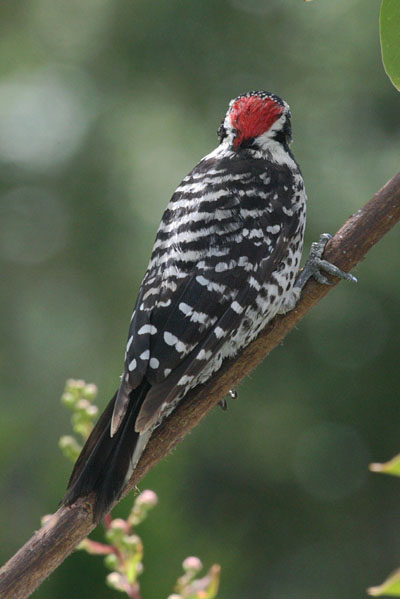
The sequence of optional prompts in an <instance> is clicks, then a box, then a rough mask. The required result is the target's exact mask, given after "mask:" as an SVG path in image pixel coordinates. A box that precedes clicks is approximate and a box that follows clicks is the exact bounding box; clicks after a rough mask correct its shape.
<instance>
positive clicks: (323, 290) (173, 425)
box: [0, 173, 400, 599]
mask: <svg viewBox="0 0 400 599" xmlns="http://www.w3.org/2000/svg"><path fill="white" fill-rule="evenodd" d="M399 220H400V173H398V174H397V175H395V176H394V177H393V178H392V179H391V180H390V181H388V183H387V184H386V185H385V186H384V187H383V188H382V189H381V190H380V191H378V192H377V193H376V194H375V196H374V197H373V198H372V199H371V200H370V201H369V202H368V203H367V204H366V205H365V206H364V207H363V208H362V209H361V210H359V211H358V212H356V213H355V214H353V216H351V217H350V218H349V219H348V221H347V222H346V223H345V224H344V225H343V227H342V228H341V229H340V230H339V231H338V232H337V233H336V235H335V236H334V238H333V239H332V240H331V241H330V242H329V243H328V245H327V247H326V250H325V253H324V258H326V259H327V260H329V261H330V262H333V263H334V264H336V265H337V266H339V267H340V268H342V269H344V270H346V271H349V270H351V269H352V268H354V266H356V264H358V263H359V262H360V261H361V260H363V258H364V256H365V255H366V253H367V252H368V250H370V249H371V248H372V247H373V246H374V245H375V244H376V243H377V242H378V241H379V240H380V239H381V238H382V237H383V236H384V235H385V234H386V233H387V232H388V231H389V230H390V229H391V228H392V227H394V225H395V224H396V223H397V222H398V221H399ZM337 282H338V281H337V280H336V281H335V283H337ZM331 289H332V286H331V287H328V286H324V285H319V284H318V283H316V282H314V281H310V282H309V283H308V284H307V285H306V287H305V289H304V291H303V294H302V296H301V299H300V301H299V303H298V304H297V306H296V308H295V310H293V311H292V312H289V313H288V314H285V315H284V316H278V317H276V318H275V319H274V320H273V321H272V322H271V323H270V324H269V325H268V326H267V327H266V328H265V329H264V331H263V332H262V333H261V334H260V336H259V337H258V338H257V339H256V340H255V341H254V342H253V343H251V344H250V345H249V346H248V347H247V348H245V349H244V350H243V351H242V352H241V353H240V355H239V356H237V357H236V358H235V359H233V360H228V361H226V362H224V364H223V366H222V368H221V369H220V370H219V371H218V372H217V373H216V374H215V375H214V376H213V377H212V378H211V379H210V381H208V383H207V384H206V385H202V386H199V387H196V388H195V389H193V390H192V391H191V392H190V393H189V394H188V395H187V396H186V397H185V399H184V401H183V402H182V403H181V404H180V405H179V406H178V407H177V408H176V410H175V411H174V412H173V413H172V414H171V415H170V416H169V417H168V419H167V420H166V421H165V422H164V423H163V424H162V425H161V426H160V427H159V428H158V429H156V431H155V432H154V433H153V435H152V437H151V440H150V442H149V444H148V446H147V448H146V450H145V452H144V454H143V456H142V458H141V460H140V462H139V464H138V466H137V468H136V470H135V472H134V473H133V475H132V478H131V480H130V483H129V485H128V487H127V489H126V491H125V495H126V494H127V493H128V492H129V491H130V490H131V489H132V488H133V487H134V486H135V485H136V484H137V483H138V482H139V481H140V480H141V478H142V477H143V476H144V475H145V474H146V473H147V472H148V471H149V470H150V469H151V468H153V466H155V465H156V464H157V462H159V461H160V460H161V459H162V458H163V457H164V456H165V455H167V454H168V453H169V452H170V451H171V450H172V449H173V448H174V447H175V446H176V445H177V444H178V443H180V442H181V441H182V439H183V438H184V437H185V435H186V434H187V433H188V432H189V431H190V430H191V429H192V428H193V427H195V426H196V425H197V424H198V423H199V422H200V420H201V419H202V418H204V416H205V415H206V414H207V412H209V411H210V410H211V409H212V408H213V407H214V406H215V405H216V404H217V403H218V402H219V401H220V400H221V399H222V398H223V397H224V396H225V395H226V394H227V393H228V391H229V389H231V388H232V387H234V386H235V385H237V384H238V383H239V382H240V381H241V380H242V379H243V378H244V377H245V376H246V375H248V374H249V373H250V372H251V371H252V370H254V368H255V367H256V366H257V365H258V364H259V363H260V362H261V361H262V360H263V359H264V358H265V357H266V356H267V355H268V354H269V352H270V351H271V350H272V349H273V348H274V347H275V346H276V345H278V344H279V343H280V342H281V341H282V339H283V338H284V337H285V336H286V335H287V334H288V333H289V332H290V331H291V330H292V329H293V328H294V327H295V326H296V325H297V323H298V322H299V321H300V320H301V319H302V318H303V316H305V315H306V314H307V312H308V311H309V310H311V308H312V307H313V306H314V305H315V304H316V303H317V302H319V301H320V300H321V299H322V298H323V297H324V296H325V295H326V294H327V293H328V292H329V291H330V290H331ZM92 500H93V498H92V497H90V496H89V497H86V498H82V499H79V501H78V502H77V503H76V504H74V505H73V506H72V507H68V508H67V507H62V508H60V509H59V510H58V511H57V512H56V513H55V514H54V515H53V517H52V518H51V519H50V520H49V522H48V523H47V524H46V525H45V526H43V527H42V528H41V529H40V530H39V531H37V532H36V533H35V534H34V535H33V537H32V538H31V539H30V540H29V541H28V542H27V543H26V544H25V545H24V546H23V547H22V548H21V549H20V550H19V551H18V552H17V553H16V554H15V555H14V556H13V557H12V558H11V559H10V560H9V561H8V562H7V563H6V564H5V565H4V566H3V568H2V569H1V570H0V596H1V597H2V599H24V598H26V597H29V596H30V595H31V593H33V591H34V590H35V589H36V588H37V587H38V586H39V585H40V583H41V582H42V581H43V580H44V579H45V578H46V577H47V576H49V574H51V572H53V570H55V569H56V568H57V566H58V565H59V564H60V563H61V562H62V561H63V560H64V559H65V558H66V557H67V556H68V555H69V554H70V553H71V552H72V551H73V550H74V548H75V547H76V545H77V544H78V543H79V542H80V541H81V540H82V539H83V538H84V537H86V536H87V535H88V534H89V533H90V531H91V530H93V528H94V524H93V522H92V507H93V506H92Z"/></svg>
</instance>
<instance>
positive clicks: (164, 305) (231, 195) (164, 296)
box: [64, 92, 306, 521]
mask: <svg viewBox="0 0 400 599" xmlns="http://www.w3.org/2000/svg"><path fill="white" fill-rule="evenodd" d="M290 116H291V115H290V109H289V106H288V105H287V104H286V103H285V102H284V101H283V100H281V99H280V98H278V97H277V96H275V95H273V94H270V93H268V92H250V93H247V94H243V95H242V96H239V97H238V98H236V99H235V100H232V101H231V103H230V105H229V109H228V112H227V114H226V116H225V119H224V121H223V122H222V124H221V126H220V128H219V130H218V133H219V137H220V145H219V146H218V147H217V148H216V149H215V150H214V151H213V152H211V153H210V154H208V155H207V156H205V158H203V159H202V160H201V161H200V162H199V164H198V165H197V166H195V168H194V169H193V170H192V171H191V173H189V175H187V176H186V177H185V178H184V179H183V181H182V183H181V184H180V185H179V187H178V188H177V190H176V191H175V193H174V195H173V196H172V198H171V200H170V202H169V204H168V206H167V209H166V211H165V212H164V215H163V218H162V221H161V224H160V227H159V229H158V232H157V237H156V240H155V244H154V247H153V252H152V256H151V260H150V263H149V266H148V269H147V272H146V274H145V276H144V279H143V282H142V285H141V287H140V290H139V295H138V299H137V302H136V306H135V310H134V312H133V316H132V321H131V325H130V328H129V336H128V343H127V347H126V357H125V370H124V374H123V376H122V379H121V385H120V388H119V390H118V392H117V393H116V395H115V396H114V398H113V400H112V401H111V402H110V404H109V406H108V407H107V408H106V410H105V412H104V413H103V414H102V416H101V418H100V420H99V422H98V423H97V425H96V427H95V429H94V430H93V432H92V434H91V436H90V437H89V439H88V441H87V443H86V445H85V447H84V449H83V450H82V453H81V456H80V457H79V459H78V461H77V463H76V465H75V468H74V471H73V473H72V476H71V480H70V483H69V487H68V492H67V495H66V496H65V498H64V503H65V504H67V505H69V504H71V503H73V502H74V501H75V500H76V499H77V498H78V497H80V496H85V495H87V494H88V493H90V492H92V491H94V492H95V496H96V498H95V512H94V518H95V520H97V521H98V520H99V519H100V518H101V517H102V516H103V515H104V514H105V513H106V512H107V511H108V510H109V508H110V506H111V504H112V503H113V501H114V500H115V499H116V498H117V497H118V496H119V495H120V493H121V491H122V489H123V488H124V486H125V484H126V482H127V480H128V479H129V478H130V476H131V474H132V471H133V470H134V468H135V466H136V464H137V462H138V460H139V458H140V455H141V454H142V452H143V450H144V447H145V446H146V444H147V442H148V440H149V438H150V435H151V433H152V431H153V430H154V428H155V427H156V426H158V425H159V424H160V422H161V420H162V419H163V418H164V417H165V416H166V415H168V414H169V413H170V412H171V411H172V410H173V409H174V407H175V406H176V404H177V402H178V401H179V400H180V399H182V397H184V395H185V394H186V393H187V392H188V390H189V389H191V388H193V387H194V386H196V385H197V384H199V383H204V382H205V381H206V380H207V379H208V378H209V377H210V376H211V375H212V374H213V373H214V372H215V371H217V370H218V369H219V368H220V366H221V363H222V361H223V359H224V358H226V357H232V356H234V355H235V354H236V353H237V352H238V350H239V349H241V348H242V347H244V346H246V345H247V344H248V343H249V342H250V341H251V340H253V339H254V338H255V337H256V336H257V335H258V333H259V332H260V331H261V330H262V329H263V327H264V326H265V325H266V324H267V322H269V321H270V320H271V319H272V318H273V317H274V316H275V315H276V314H277V313H278V312H284V311H285V310H286V309H287V307H288V306H289V305H292V304H293V299H294V297H295V296H296V294H298V293H299V292H298V290H297V289H296V288H295V287H294V283H295V279H296V274H297V272H298V269H299V263H300V257H301V252H302V245H303V235H304V227H305V207H306V194H305V190H304V184H303V179H302V176H301V173H300V170H299V167H298V165H297V163H296V161H295V160H294V157H293V155H292V153H291V151H290V149H289V144H290V141H291V127H290Z"/></svg>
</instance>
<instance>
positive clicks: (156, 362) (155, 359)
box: [149, 358, 160, 368]
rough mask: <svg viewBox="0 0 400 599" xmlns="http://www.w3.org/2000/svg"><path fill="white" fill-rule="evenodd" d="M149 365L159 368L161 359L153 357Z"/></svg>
mask: <svg viewBox="0 0 400 599" xmlns="http://www.w3.org/2000/svg"><path fill="white" fill-rule="evenodd" d="M149 366H150V368H158V367H159V366H160V360H157V358H151V360H150V362H149Z"/></svg>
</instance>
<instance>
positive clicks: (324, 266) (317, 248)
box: [295, 233, 357, 289]
mask: <svg viewBox="0 0 400 599" xmlns="http://www.w3.org/2000/svg"><path fill="white" fill-rule="evenodd" d="M330 239H332V235H330V234H329V233H322V235H321V236H320V238H319V241H314V243H312V244H311V252H310V256H309V258H308V260H307V262H306V263H305V265H304V268H303V269H302V271H301V273H300V275H299V277H298V279H297V281H296V285H295V287H297V288H300V289H303V287H304V285H305V284H306V283H307V281H308V279H310V278H311V277H314V279H315V280H316V281H318V283H321V284H322V285H333V282H332V281H329V280H328V279H327V278H326V276H325V275H324V274H322V272H321V271H323V272H325V273H328V274H330V275H332V276H334V277H339V278H340V279H345V280H346V281H352V282H353V283H357V279H356V277H355V276H354V275H352V274H351V273H349V272H345V271H344V270H342V269H341V268H339V267H337V266H335V265H334V264H331V263H330V262H328V260H324V259H323V258H322V255H323V253H324V251H325V246H326V244H327V243H328V241H329V240H330Z"/></svg>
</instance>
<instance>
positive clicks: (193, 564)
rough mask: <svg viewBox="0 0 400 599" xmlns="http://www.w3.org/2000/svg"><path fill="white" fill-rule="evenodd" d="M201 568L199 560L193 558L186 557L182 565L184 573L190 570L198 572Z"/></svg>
mask: <svg viewBox="0 0 400 599" xmlns="http://www.w3.org/2000/svg"><path fill="white" fill-rule="evenodd" d="M202 567H203V564H202V563H201V561H200V560H199V558H198V557H194V556H191V557H187V558H186V559H185V560H184V561H183V564H182V568H183V569H184V570H185V572H188V571H189V570H191V571H192V572H200V570H201V569H202Z"/></svg>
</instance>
